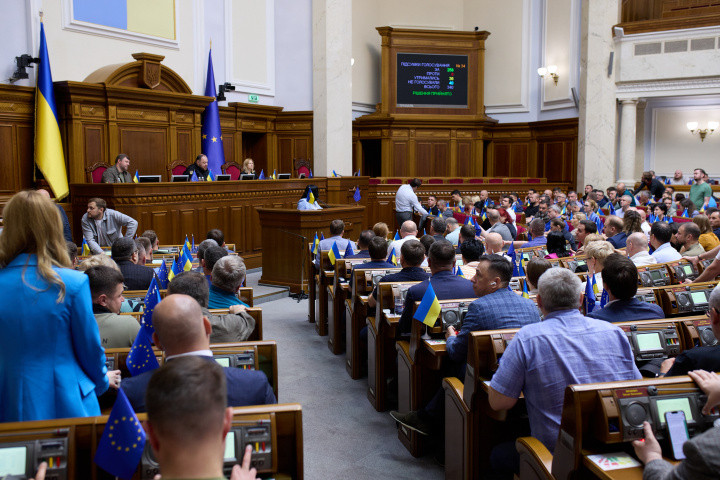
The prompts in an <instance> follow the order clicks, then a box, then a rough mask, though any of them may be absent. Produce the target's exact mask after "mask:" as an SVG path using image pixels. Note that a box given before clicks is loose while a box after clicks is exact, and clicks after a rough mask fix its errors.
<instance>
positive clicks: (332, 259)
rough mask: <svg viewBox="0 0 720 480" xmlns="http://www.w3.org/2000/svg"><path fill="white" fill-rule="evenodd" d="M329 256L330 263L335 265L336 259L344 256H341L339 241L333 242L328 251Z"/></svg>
mask: <svg viewBox="0 0 720 480" xmlns="http://www.w3.org/2000/svg"><path fill="white" fill-rule="evenodd" d="M328 258H329V259H330V263H332V264H333V265H335V261H336V260H338V259H340V258H342V257H341V256H340V250H338V246H337V242H335V243H333V246H332V248H331V249H330V252H329V253H328Z"/></svg>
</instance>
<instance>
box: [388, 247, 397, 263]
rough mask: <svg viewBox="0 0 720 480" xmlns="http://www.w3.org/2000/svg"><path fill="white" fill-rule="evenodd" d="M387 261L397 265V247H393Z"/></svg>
mask: <svg viewBox="0 0 720 480" xmlns="http://www.w3.org/2000/svg"><path fill="white" fill-rule="evenodd" d="M387 261H388V263H392V264H393V265H397V257H396V256H395V247H393V248H392V250H390V255H388V258H387Z"/></svg>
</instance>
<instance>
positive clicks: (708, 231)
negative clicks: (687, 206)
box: [692, 214, 720, 252]
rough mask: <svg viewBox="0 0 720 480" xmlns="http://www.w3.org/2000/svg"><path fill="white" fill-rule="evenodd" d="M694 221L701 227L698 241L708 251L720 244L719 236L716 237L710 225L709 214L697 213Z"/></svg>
mask: <svg viewBox="0 0 720 480" xmlns="http://www.w3.org/2000/svg"><path fill="white" fill-rule="evenodd" d="M692 221H693V222H694V223H695V225H697V226H698V227H700V237H699V238H698V241H699V242H700V245H702V247H703V248H704V249H705V251H706V252H709V251H710V250H712V249H713V248H715V247H717V246H718V245H720V240H718V237H716V236H715V234H714V233H713V229H712V227H711V226H710V219H709V218H708V216H707V215H705V214H700V215H696V216H695V217H693V219H692Z"/></svg>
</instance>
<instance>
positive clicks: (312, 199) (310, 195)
mask: <svg viewBox="0 0 720 480" xmlns="http://www.w3.org/2000/svg"><path fill="white" fill-rule="evenodd" d="M307 202H308V203H309V204H310V205H312V204H314V203H315V195H313V192H312V189H310V188H308V194H307Z"/></svg>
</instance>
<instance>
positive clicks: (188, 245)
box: [183, 234, 190, 248]
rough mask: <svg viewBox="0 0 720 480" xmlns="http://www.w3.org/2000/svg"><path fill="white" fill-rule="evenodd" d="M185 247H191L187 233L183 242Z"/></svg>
mask: <svg viewBox="0 0 720 480" xmlns="http://www.w3.org/2000/svg"><path fill="white" fill-rule="evenodd" d="M183 248H190V240H189V239H188V236H187V234H186V235H185V242H183Z"/></svg>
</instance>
